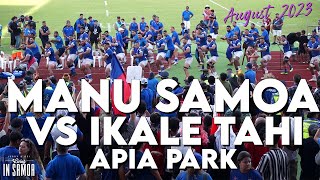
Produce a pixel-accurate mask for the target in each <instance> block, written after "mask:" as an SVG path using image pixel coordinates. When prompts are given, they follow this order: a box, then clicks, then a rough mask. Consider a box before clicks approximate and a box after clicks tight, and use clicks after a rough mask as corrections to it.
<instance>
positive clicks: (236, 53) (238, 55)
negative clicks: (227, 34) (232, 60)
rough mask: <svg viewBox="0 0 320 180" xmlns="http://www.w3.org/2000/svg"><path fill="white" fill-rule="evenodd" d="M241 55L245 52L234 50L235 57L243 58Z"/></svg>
mask: <svg viewBox="0 0 320 180" xmlns="http://www.w3.org/2000/svg"><path fill="white" fill-rule="evenodd" d="M241 56H243V52H242V51H236V52H233V57H238V58H241Z"/></svg>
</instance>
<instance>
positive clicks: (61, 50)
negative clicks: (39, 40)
mask: <svg viewBox="0 0 320 180" xmlns="http://www.w3.org/2000/svg"><path fill="white" fill-rule="evenodd" d="M58 52H59V54H58V56H59V57H60V56H62V54H63V53H64V52H65V48H64V47H63V48H60V49H58Z"/></svg>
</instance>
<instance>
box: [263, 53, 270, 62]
mask: <svg viewBox="0 0 320 180" xmlns="http://www.w3.org/2000/svg"><path fill="white" fill-rule="evenodd" d="M262 59H263V60H266V61H270V60H271V56H270V55H269V54H268V55H265V56H263V57H262Z"/></svg>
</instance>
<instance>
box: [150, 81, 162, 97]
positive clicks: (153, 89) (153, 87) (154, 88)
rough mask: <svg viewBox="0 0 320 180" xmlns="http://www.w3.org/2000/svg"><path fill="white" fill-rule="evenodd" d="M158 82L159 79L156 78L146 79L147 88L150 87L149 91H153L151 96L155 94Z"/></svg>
mask: <svg viewBox="0 0 320 180" xmlns="http://www.w3.org/2000/svg"><path fill="white" fill-rule="evenodd" d="M158 83H159V81H158V79H156V78H153V79H148V88H149V89H151V91H152V92H153V97H155V95H156V93H157V85H158Z"/></svg>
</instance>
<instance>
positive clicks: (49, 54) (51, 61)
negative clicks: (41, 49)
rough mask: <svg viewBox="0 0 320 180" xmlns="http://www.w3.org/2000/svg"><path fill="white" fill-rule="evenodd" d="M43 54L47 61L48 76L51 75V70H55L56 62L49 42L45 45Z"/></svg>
mask: <svg viewBox="0 0 320 180" xmlns="http://www.w3.org/2000/svg"><path fill="white" fill-rule="evenodd" d="M45 48H46V49H45V54H44V56H45V57H46V58H47V59H48V60H47V61H48V65H47V66H48V71H49V74H50V76H52V75H53V71H52V70H53V69H55V68H56V66H57V60H56V56H55V55H54V50H53V48H52V46H51V43H50V42H47V43H46V47H45Z"/></svg>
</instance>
